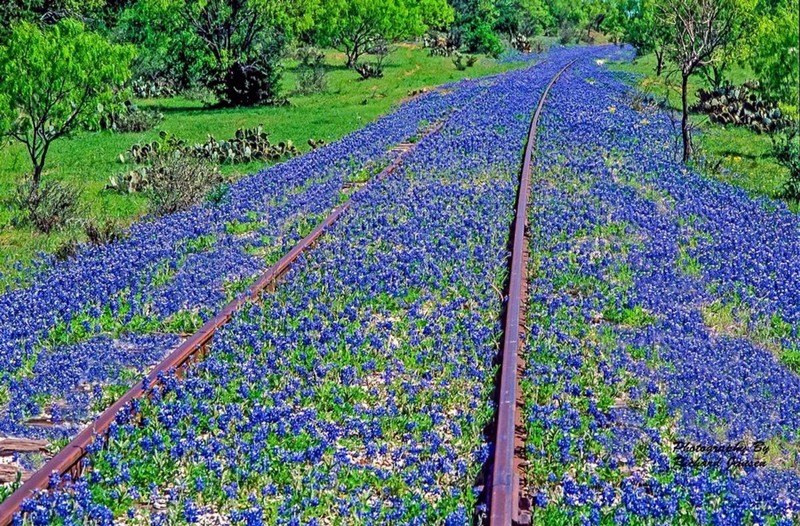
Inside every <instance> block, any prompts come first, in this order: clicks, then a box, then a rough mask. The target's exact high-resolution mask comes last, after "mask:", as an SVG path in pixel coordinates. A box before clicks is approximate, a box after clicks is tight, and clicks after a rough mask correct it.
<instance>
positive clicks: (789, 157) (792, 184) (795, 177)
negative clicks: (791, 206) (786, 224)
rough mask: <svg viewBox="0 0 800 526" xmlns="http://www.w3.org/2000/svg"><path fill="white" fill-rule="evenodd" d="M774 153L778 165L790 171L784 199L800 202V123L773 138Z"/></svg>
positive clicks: (784, 189) (784, 190)
mask: <svg viewBox="0 0 800 526" xmlns="http://www.w3.org/2000/svg"><path fill="white" fill-rule="evenodd" d="M773 153H774V155H775V158H776V159H777V161H778V163H780V164H781V165H782V166H784V167H785V168H786V169H787V170H789V180H788V181H787V182H786V184H785V185H784V188H783V197H784V198H786V199H792V200H795V201H800V122H796V123H794V124H793V125H791V126H790V127H789V128H787V129H786V131H785V133H783V134H780V135H777V136H774V137H773Z"/></svg>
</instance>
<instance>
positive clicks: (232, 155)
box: [111, 126, 301, 191]
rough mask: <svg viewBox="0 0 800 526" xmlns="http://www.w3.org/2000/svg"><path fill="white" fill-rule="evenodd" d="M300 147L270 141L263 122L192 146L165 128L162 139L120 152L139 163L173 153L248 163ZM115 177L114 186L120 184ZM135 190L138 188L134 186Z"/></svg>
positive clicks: (288, 153) (294, 152)
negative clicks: (225, 137)
mask: <svg viewBox="0 0 800 526" xmlns="http://www.w3.org/2000/svg"><path fill="white" fill-rule="evenodd" d="M300 153H301V152H300V150H299V149H298V148H297V147H296V146H295V145H294V144H292V141H286V142H279V143H277V144H274V143H272V142H270V140H269V136H268V135H267V133H266V132H264V130H263V128H262V127H261V126H258V127H256V128H239V129H238V130H236V134H235V136H234V137H233V138H231V139H228V140H221V141H218V140H216V139H215V138H214V137H213V136H211V135H209V136H208V140H207V141H206V142H205V143H203V144H195V145H193V146H189V145H188V144H187V143H186V141H185V140H183V139H180V138H178V137H176V136H174V135H172V134H171V133H168V132H165V131H162V132H161V133H160V140H158V141H153V142H151V143H145V144H143V145H139V144H134V145H133V146H131V147H130V149H129V150H128V151H127V153H126V154H122V155H120V160H121V161H122V162H125V161H126V160H127V159H130V160H131V161H133V162H134V163H136V164H144V163H148V162H151V161H153V160H155V159H157V158H159V157H164V156H170V157H173V158H181V157H194V158H196V159H202V160H206V161H211V162H214V163H218V164H221V163H230V164H238V163H249V162H252V161H280V160H281V159H284V158H289V157H294V156H296V155H300ZM113 179H114V178H112V183H111V186H112V187H113V188H117V187H119V186H120V184H119V183H120V181H117V182H116V183H115V182H114V180H113ZM132 191H135V190H132Z"/></svg>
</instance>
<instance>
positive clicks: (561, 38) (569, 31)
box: [558, 24, 578, 46]
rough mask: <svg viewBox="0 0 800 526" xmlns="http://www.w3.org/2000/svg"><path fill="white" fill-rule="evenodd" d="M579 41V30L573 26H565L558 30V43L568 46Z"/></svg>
mask: <svg viewBox="0 0 800 526" xmlns="http://www.w3.org/2000/svg"><path fill="white" fill-rule="evenodd" d="M577 41H578V29H577V28H576V27H575V26H573V25H571V24H563V25H562V26H561V27H560V28H559V30H558V42H559V43H560V44H561V45H563V46H566V45H567V44H573V43H575V42H577Z"/></svg>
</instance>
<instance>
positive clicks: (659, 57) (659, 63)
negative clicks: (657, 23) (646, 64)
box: [656, 47, 664, 77]
mask: <svg viewBox="0 0 800 526" xmlns="http://www.w3.org/2000/svg"><path fill="white" fill-rule="evenodd" d="M663 70H664V48H663V47H661V48H656V77H660V76H661V72H662V71H663Z"/></svg>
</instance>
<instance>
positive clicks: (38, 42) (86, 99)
mask: <svg viewBox="0 0 800 526" xmlns="http://www.w3.org/2000/svg"><path fill="white" fill-rule="evenodd" d="M133 55H134V49H133V48H132V47H131V46H120V45H115V44H111V43H109V42H108V41H107V40H105V39H104V38H103V37H101V36H100V35H98V34H96V33H93V32H90V31H86V29H85V28H84V26H83V24H81V23H80V22H76V21H74V20H70V19H65V20H62V21H60V22H58V23H57V24H55V25H53V26H50V27H47V28H45V29H41V28H40V27H38V26H36V25H33V24H30V23H28V22H20V23H19V24H17V25H16V26H15V27H14V28H13V30H12V32H11V35H10V37H9V39H8V42H7V43H6V44H5V45H4V46H3V47H1V48H0V132H1V133H3V134H4V135H7V136H9V137H11V138H13V139H15V140H17V141H19V142H21V143H22V144H24V145H25V147H26V148H27V150H28V155H29V156H30V160H31V165H32V168H33V172H32V181H31V191H32V192H36V191H37V190H38V187H39V183H40V181H41V177H42V171H43V169H44V166H45V161H46V159H47V153H48V151H49V149H50V145H51V144H52V142H53V141H55V140H57V139H59V138H61V137H65V136H67V135H69V134H70V133H71V132H73V131H74V130H75V129H76V128H79V127H81V126H84V125H86V124H88V123H89V121H91V120H92V119H94V118H97V107H98V104H103V103H105V102H107V101H110V100H111V98H112V96H113V90H114V88H115V87H119V86H121V85H122V84H124V83H125V82H126V81H127V80H128V78H129V77H130V61H131V59H132V58H133Z"/></svg>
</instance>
